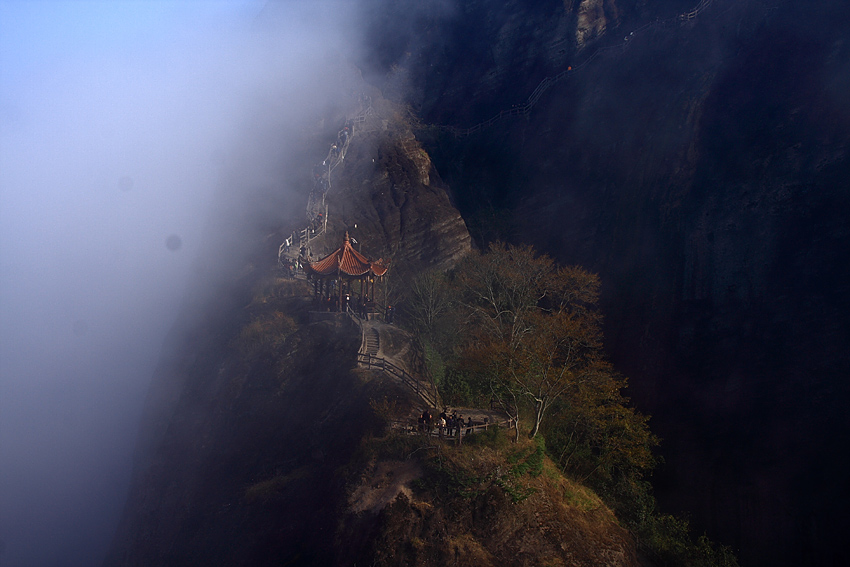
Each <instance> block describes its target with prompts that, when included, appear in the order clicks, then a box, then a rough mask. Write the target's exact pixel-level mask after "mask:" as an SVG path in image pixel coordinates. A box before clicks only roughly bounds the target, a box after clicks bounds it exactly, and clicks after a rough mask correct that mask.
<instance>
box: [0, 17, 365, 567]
mask: <svg viewBox="0 0 850 567" xmlns="http://www.w3.org/2000/svg"><path fill="white" fill-rule="evenodd" d="M347 4H348V3H340V2H338V3H330V2H281V3H276V4H272V3H265V2H258V1H241V2H237V1H230V2H177V1H174V2H82V1H81V2H44V3H38V2H8V1H7V2H0V564H3V565H10V566H15V565H81V566H82V565H93V564H97V563H98V562H99V561H100V560H101V558H102V556H103V554H104V553H105V550H106V546H107V545H108V543H109V538H110V537H111V534H112V531H113V530H114V528H115V525H116V524H117V520H118V516H119V514H120V512H121V507H122V505H123V499H124V497H125V493H126V489H127V483H128V481H129V475H130V465H131V457H132V452H133V444H134V441H135V436H136V430H137V427H138V420H139V416H140V412H141V407H142V403H143V400H144V397H145V393H146V390H147V387H148V384H149V381H150V377H151V373H152V370H153V368H154V365H155V363H156V360H157V357H158V354H159V351H160V348H161V343H162V341H163V338H164V337H165V335H166V332H167V330H168V328H169V327H170V326H171V325H172V324H173V322H174V320H175V316H176V313H177V311H178V309H179V307H180V303H181V300H182V298H183V297H184V294H185V293H186V290H187V285H188V284H189V282H190V281H191V278H192V274H193V262H195V260H196V258H197V257H198V255H199V254H200V253H201V251H202V250H203V248H204V246H205V243H204V238H205V235H207V234H209V230H210V226H209V216H210V211H211V210H212V209H213V208H215V209H216V210H218V211H221V210H227V208H228V207H230V206H233V207H235V208H238V207H239V206H242V205H240V203H241V196H242V195H241V193H240V191H241V187H243V186H244V187H247V186H250V185H252V184H253V185H256V184H263V183H267V184H275V187H276V188H277V189H278V190H280V191H286V190H287V188H286V182H285V175H284V176H283V177H281V176H280V173H281V172H280V171H279V163H278V162H277V159H278V158H279V157H280V156H281V155H282V154H284V153H285V152H286V151H287V148H288V145H291V144H293V143H296V142H295V140H294V139H293V137H292V136H291V135H289V134H288V133H291V132H294V131H296V130H297V128H298V127H299V125H303V123H304V121H305V120H307V119H308V118H309V117H311V116H313V115H314V114H315V113H316V112H319V111H320V110H321V108H322V107H323V105H327V104H331V103H332V101H333V98H334V93H332V92H329V91H331V90H332V89H331V88H330V87H329V85H330V83H329V82H328V78H327V76H326V71H327V69H326V63H327V61H328V60H329V58H330V59H333V58H337V59H338V58H339V57H340V56H342V57H345V56H347V54H351V53H352V52H353V51H355V50H356V49H357V47H356V46H357V45H358V43H357V39H356V37H353V35H354V31H355V30H356V29H357V26H356V25H355V24H354V21H355V20H354V16H353V13H352V12H351V11H350V9H349V7H348V6H347ZM234 172H236V173H234ZM239 172H242V173H244V175H243V176H242V183H241V184H240V183H233V180H234V179H240V174H239ZM247 172H250V174H248V173H247ZM225 178H227V179H230V180H231V182H229V183H227V184H223V182H222V179H225ZM246 206H247V205H246Z"/></svg>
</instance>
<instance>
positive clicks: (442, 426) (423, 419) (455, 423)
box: [419, 408, 488, 437]
mask: <svg viewBox="0 0 850 567" xmlns="http://www.w3.org/2000/svg"><path fill="white" fill-rule="evenodd" d="M448 412H449V409H448V408H445V409H444V410H443V411H441V412H440V415H438V416H437V417H436V418H434V416H433V415H432V414H431V411H430V410H428V409H426V410H424V411H423V412H422V414H421V415H420V416H419V431H420V432H422V433H427V434H429V435H430V434H431V433H432V432H433V431H434V429H436V430H437V432H438V434H439V436H440V437H460V436H461V434H462V433H463V430H464V429H466V433H463V434H464V435H469V434H470V433H472V432H473V430H474V427H475V426H476V425H478V424H476V423H474V422H473V421H472V416H469V417H467V418H466V421H465V422H464V419H463V415H461V414H459V413H457V412H456V411H453V412H452V413H451V414H449V413H448ZM487 421H488V419H487V418H486V417H485V418H484V425H485V426H486V425H487Z"/></svg>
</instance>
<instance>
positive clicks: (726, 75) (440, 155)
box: [364, 0, 850, 565]
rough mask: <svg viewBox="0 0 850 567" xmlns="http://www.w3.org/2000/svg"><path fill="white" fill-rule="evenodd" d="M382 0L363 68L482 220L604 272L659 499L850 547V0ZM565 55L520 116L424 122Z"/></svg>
mask: <svg viewBox="0 0 850 567" xmlns="http://www.w3.org/2000/svg"><path fill="white" fill-rule="evenodd" d="M374 5H375V8H374V15H375V22H376V23H375V27H374V30H373V31H374V33H373V34H372V35H373V36H374V37H376V38H379V39H378V40H376V44H375V45H374V51H373V52H372V53H370V54H369V56H368V57H367V59H368V61H371V62H374V61H379V62H380V64H379V65H377V66H372V67H371V68H369V70H370V71H371V74H370V75H369V76H370V77H371V80H373V81H374V82H376V84H378V85H379V86H380V87H381V88H382V89H383V90H384V92H385V94H386V95H387V96H390V95H393V96H397V97H399V98H400V99H402V98H403V99H404V100H406V101H408V102H410V103H411V104H412V106H413V109H414V111H416V112H417V113H418V115H419V117H420V119H421V120H422V121H423V124H425V125H426V126H425V127H423V129H422V130H421V132H419V136H420V137H422V138H423V139H424V140H426V142H425V147H426V149H427V150H428V151H429V153H430V154H431V157H432V159H433V160H434V163H435V165H436V167H437V169H438V170H439V171H440V174H441V175H442V177H443V178H444V179H445V180H446V182H447V183H448V185H449V186H450V187H451V190H452V195H453V198H454V200H455V202H456V204H457V206H458V208H459V209H460V211H461V213H462V214H463V216H464V218H465V219H466V220H467V223H468V224H469V226H470V229H471V232H472V234H473V237H474V238H476V239H477V240H478V241H479V243H483V242H486V241H488V240H491V239H495V238H502V239H506V240H508V241H511V242H527V243H532V244H534V245H535V246H537V247H538V248H539V249H541V250H543V251H545V252H547V253H549V254H551V255H552V256H553V257H555V258H557V259H559V260H560V261H561V262H564V263H578V264H582V265H585V266H587V267H588V268H590V269H593V270H595V271H598V272H599V273H600V276H601V279H602V282H603V286H604V289H603V307H604V312H605V314H606V344H607V348H608V350H609V351H610V352H611V354H612V357H613V359H614V361H615V363H616V364H617V365H618V367H619V368H620V369H621V370H622V371H624V372H625V373H626V374H627V375H629V376H630V377H631V382H630V384H631V388H630V390H631V394H632V396H633V398H634V400H635V402H636V404H637V406H638V407H640V408H641V409H643V410H645V411H647V412H648V413H650V414H652V415H653V421H652V425H653V430H654V431H655V432H657V433H658V434H659V435H660V436H661V437H662V438H663V444H662V447H661V453H662V454H663V456H664V458H665V459H666V465H665V466H664V467H663V468H662V469H661V470H660V471H659V472H658V473H657V474H656V477H655V479H654V483H655V486H656V491H657V495H658V496H659V499H660V501H661V504H662V506H663V507H664V508H666V509H667V510H669V511H673V512H676V511H689V512H690V513H691V517H692V521H693V523H694V525H695V527H696V528H697V529H698V530H702V529H705V530H707V531H708V533H709V535H711V536H712V537H716V538H717V539H718V540H720V541H722V542H725V543H728V544H731V545H732V546H733V547H734V548H736V549H739V550H740V560H741V564H742V565H838V564H846V562H847V561H848V557H847V551H846V547H845V546H844V545H843V544H842V538H843V535H844V534H846V533H848V530H850V526H848V522H847V519H846V513H845V511H844V510H843V507H844V504H845V503H846V502H847V501H848V496H850V495H848V492H847V488H848V484H847V482H846V476H847V471H848V470H850V469H849V468H848V467H849V466H850V459H848V456H847V453H846V451H845V448H844V446H845V445H846V440H847V439H848V438H850V436H848V433H850V431H848V430H850V427H848V419H847V417H846V411H845V409H844V408H843V404H844V402H845V400H846V399H847V398H848V394H850V391H848V388H849V387H848V383H847V380H846V379H847V376H848V375H850V360H849V359H850V348H848V347H850V326H848V321H850V303H848V291H850V290H848V282H850V273H848V266H850V262H848V260H850V249H848V247H850V243H849V242H850V241H848V238H847V237H848V229H847V226H848V224H847V214H848V212H850V191H848V182H850V160H848V148H847V142H848V139H850V41H848V40H850V27H849V26H848V25H847V23H848V22H850V7H848V4H847V3H846V2H841V1H831V0H825V1H821V2H816V3H810V2H803V3H801V2H790V1H775V2H760V1H756V0H751V1H744V2H738V1H732V0H714V1H713V2H709V3H706V2H703V3H702V4H701V6H705V9H704V10H702V11H701V12H700V13H699V14H698V16H697V17H696V18H694V19H692V20H690V21H676V20H675V16H676V14H681V13H686V12H688V11H690V10H691V9H692V8H694V1H693V0H687V1H659V2H651V1H645V2H644V1H634V0H604V1H603V0H575V1H561V0H550V1H535V2H531V1H527V2H487V1H479V2H465V3H459V4H458V5H456V6H453V7H451V8H447V7H446V3H444V2H436V1H435V2H430V3H428V2H426V3H422V2H413V3H410V2H408V3H404V2H402V3H399V2H389V3H386V2H382V1H381V0H376V1H375V2H374ZM706 5H707V6H706ZM671 17H672V18H673V20H672V21H671V19H670V18H671ZM656 20H661V21H662V23H661V24H659V25H651V26H649V27H644V26H645V25H646V24H649V23H652V22H655V21H656ZM399 21H401V22H407V23H406V24H404V25H399V24H398V22H399ZM636 30H637V31H636ZM633 31H635V34H634V35H630V34H631V32H633ZM595 36H596V37H595ZM624 38H626V40H627V41H624ZM616 45H619V46H621V47H619V48H614V49H610V50H608V51H604V52H601V53H600V55H598V56H597V57H595V58H594V59H593V60H592V61H591V62H590V63H589V64H588V65H586V66H583V67H582V66H581V63H582V62H583V61H585V60H587V59H588V58H590V57H591V56H592V55H593V54H594V53H595V52H596V50H597V49H600V48H604V47H609V46H616ZM568 66H572V67H574V68H575V69H576V72H575V73H574V74H573V75H571V76H569V77H567V78H566V79H564V80H561V81H560V82H558V83H557V84H555V85H553V86H551V87H550V88H549V89H548V90H546V91H545V92H544V93H543V94H542V96H541V97H540V98H539V100H538V101H537V102H536V104H535V105H534V106H533V108H531V110H530V112H528V113H527V114H525V115H523V116H519V117H510V118H506V119H504V120H501V121H498V122H497V123H496V124H495V125H493V126H491V127H489V128H485V129H482V130H480V131H479V132H477V133H474V134H472V135H470V136H468V137H464V136H461V137H456V136H454V135H452V134H450V133H447V132H446V131H445V130H440V129H434V128H428V127H427V125H429V124H434V125H448V126H455V127H461V128H467V127H471V126H473V125H475V124H478V123H480V122H482V121H484V120H487V119H489V118H491V117H492V116H495V115H497V114H499V112H500V111H503V110H510V109H511V108H513V107H515V106H516V105H522V104H524V103H525V101H526V99H527V97H529V95H530V94H531V93H532V91H533V90H534V89H535V87H536V86H537V85H538V84H539V83H540V81H541V80H542V79H543V78H545V77H551V76H556V75H557V74H558V73H560V72H562V71H564V70H566V69H567V67H568ZM364 67H367V65H366V64H365V63H364ZM364 72H365V71H364Z"/></svg>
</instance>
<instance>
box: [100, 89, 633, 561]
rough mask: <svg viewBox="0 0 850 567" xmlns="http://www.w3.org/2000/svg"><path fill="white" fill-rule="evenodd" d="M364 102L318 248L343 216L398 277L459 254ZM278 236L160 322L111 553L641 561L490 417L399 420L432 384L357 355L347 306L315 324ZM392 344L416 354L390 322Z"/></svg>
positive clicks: (455, 217) (458, 241)
mask: <svg viewBox="0 0 850 567" xmlns="http://www.w3.org/2000/svg"><path fill="white" fill-rule="evenodd" d="M372 104H373V105H374V107H373V114H371V116H372V118H371V120H372V127H371V128H370V127H369V124H365V125H362V127H361V129H359V130H358V131H357V132H356V133H355V135H354V137H353V139H352V140H351V142H350V143H349V144H348V145H347V152H346V153H345V159H344V160H342V161H341V162H340V164H339V165H338V166H337V167H336V168H335V169H334V172H333V173H334V175H333V177H332V182H333V183H332V187H331V189H330V190H329V191H328V192H327V195H326V196H325V197H326V202H327V205H328V208H327V215H328V232H327V233H326V234H325V235H320V236H318V237H317V238H315V239H314V240H312V241H311V243H310V247H311V248H312V249H313V250H314V251H315V252H316V253H320V252H321V247H322V246H331V245H334V246H335V245H338V237H339V236H341V233H342V231H344V230H349V231H351V232H352V234H353V235H355V236H356V238H358V239H360V240H361V242H363V243H364V244H366V249H367V251H369V252H373V251H378V252H382V253H385V254H386V255H387V256H389V257H391V258H392V259H393V265H392V268H391V269H393V270H395V274H394V277H395V278H397V279H399V280H401V281H402V283H403V282H404V281H405V280H404V278H405V276H406V275H410V274H413V273H415V272H417V271H420V270H423V269H427V268H431V267H445V266H447V265H449V264H450V263H452V262H453V261H454V260H455V259H456V258H457V257H459V256H460V255H462V254H463V253H465V252H466V251H468V250H469V248H470V237H469V233H468V232H467V231H466V228H465V224H464V222H463V220H462V219H461V217H460V215H459V213H458V212H457V210H456V209H454V208H453V207H452V205H451V203H450V202H449V198H448V195H447V192H446V189H445V187H444V186H443V185H442V184H441V182H440V179H439V177H438V176H437V174H436V172H435V170H434V169H433V167H432V166H431V162H430V157H429V156H428V154H427V153H426V152H425V151H424V150H422V148H421V146H420V145H419V144H418V142H416V140H415V139H414V137H413V135H412V133H411V131H410V129H409V127H407V126H405V123H404V121H403V120H400V119H399V118H398V117H397V116H396V117H393V116H392V115H391V114H384V112H385V111H386V110H387V107H382V105H383V103H382V102H381V100H380V98H379V95H378V93H374V92H373V93H372ZM384 117H386V118H384ZM319 137H321V136H319ZM317 145H319V144H317ZM318 155H321V154H318ZM293 161H297V160H293ZM305 177H307V176H305ZM309 181H310V180H309V178H308V179H307V180H306V181H305V180H303V179H302V181H301V183H302V189H304V192H305V193H306V191H308V190H309V189H310V182H309ZM304 196H305V201H306V194H305V195H304ZM264 218H266V219H272V217H271V215H264ZM245 222H247V223H249V224H251V225H252V226H251V229H252V230H251V231H250V233H251V234H256V233H259V234H263V232H265V231H258V229H257V227H256V226H253V225H254V223H256V222H257V220H256V218H246V219H245ZM295 222H296V223H297V221H295ZM355 223H356V226H355ZM297 227H298V224H294V223H292V222H290V223H288V224H287V223H284V224H282V225H281V226H279V227H277V229H276V230H275V231H274V232H273V233H272V235H273V236H274V237H278V236H279V235H280V234H288V233H289V231H290V230H292V229H293V228H297ZM264 228H265V229H266V230H268V229H269V228H273V227H264ZM268 240H269V239H268V238H257V241H256V242H255V245H254V247H253V250H252V252H253V253H252V254H250V255H249V257H248V258H247V259H246V260H245V265H244V266H242V267H241V269H239V270H236V271H237V272H238V277H236V276H233V277H230V278H229V279H228V284H227V285H222V286H220V287H218V288H216V289H211V290H209V291H208V293H207V294H206V295H205V296H204V299H196V300H195V301H193V302H191V304H189V305H188V306H187V308H186V312H185V313H184V314H183V317H182V318H181V320H180V323H179V324H178V325H177V326H176V327H175V329H174V330H173V331H172V333H171V335H170V336H169V338H168V341H167V344H168V345H169V348H168V349H167V351H166V352H164V354H163V358H162V361H161V363H160V367H159V368H158V370H157V373H156V376H155V377H154V382H153V384H152V387H151V392H150V396H149V399H148V404H147V411H146V423H145V425H144V426H143V434H142V437H141V439H140V443H139V448H138V451H137V466H136V471H135V475H134V479H133V485H132V488H131V493H130V497H129V499H128V502H127V506H126V509H125V513H124V517H123V519H122V522H121V525H120V527H119V529H118V532H117V534H116V536H115V539H114V541H113V545H112V548H111V550H110V553H109V555H108V557H107V559H106V561H105V565H107V566H115V567H118V566H124V567H129V566H139V567H142V566H145V567H146V566H149V565H172V566H181V565H251V566H265V565H269V566H271V565H281V564H283V565H305V566H306V565H352V564H364V565H387V566H390V565H399V564H410V565H423V566H424V565H437V564H450V563H452V562H453V561H454V562H459V563H461V564H469V565H500V566H511V565H536V564H544V563H545V564H571V565H586V566H595V565H600V564H604V565H610V566H612V567H613V566H616V567H634V566H636V565H637V564H638V560H637V552H636V547H635V544H634V541H633V540H632V538H631V536H630V534H629V533H628V532H627V531H626V530H625V529H623V528H622V527H620V526H619V524H618V522H617V520H616V518H615V517H614V516H613V514H612V513H611V511H610V510H609V509H608V508H607V507H606V506H605V505H604V504H603V503H602V502H601V501H600V500H599V498H597V497H596V496H595V495H594V494H592V493H591V492H590V491H588V490H586V489H585V488H583V487H581V486H578V485H576V484H574V483H572V482H571V481H569V480H567V479H565V478H563V477H561V476H560V474H559V473H558V471H557V470H556V469H555V468H554V467H553V466H552V465H551V464H550V463H548V462H547V461H546V460H545V458H544V456H543V452H542V446H540V447H537V446H536V445H535V444H533V443H531V442H528V443H526V444H525V445H524V446H521V447H514V446H513V445H511V444H509V443H508V440H507V435H503V436H499V435H498V434H497V432H495V431H491V434H490V435H489V436H488V437H487V438H486V439H483V440H481V441H479V442H478V443H477V444H476V443H475V441H474V440H471V439H470V438H469V437H467V438H466V441H465V446H464V447H456V446H453V445H452V444H450V443H447V442H445V443H444V442H442V441H437V440H433V439H432V438H430V437H424V436H418V435H409V434H406V433H403V432H400V431H394V430H392V429H391V428H390V427H389V423H390V422H391V421H392V420H402V421H409V420H410V418H411V417H413V418H414V420H415V416H416V415H418V413H419V412H421V410H422V407H421V405H422V400H421V399H419V398H418V397H416V396H415V395H413V394H412V393H411V392H410V391H409V390H408V389H406V388H405V387H404V386H402V385H401V384H399V383H398V382H396V381H393V380H391V379H389V378H388V377H387V376H386V375H385V374H383V373H382V372H379V371H377V370H366V369H362V368H357V364H356V354H357V351H358V348H359V347H360V344H361V334H360V330H359V328H358V327H357V325H356V324H355V323H353V322H352V321H351V320H350V319H349V318H347V317H341V318H338V319H332V318H328V320H325V321H321V322H314V323H310V316H309V311H310V309H311V308H312V307H313V305H312V303H311V301H310V297H311V294H312V288H311V286H309V284H307V283H306V282H304V281H301V280H292V279H289V278H283V277H280V276H279V275H276V272H275V267H274V265H275V261H274V260H275V259H274V252H275V251H276V248H277V246H276V245H277V243H278V241H277V240H274V241H273V242H269V241H268ZM384 339H386V340H384ZM382 352H384V353H392V354H393V355H394V356H396V357H403V358H404V359H405V360H404V361H403V366H405V367H407V368H411V369H414V370H415V369H416V368H419V367H421V359H422V355H421V353H420V352H418V351H417V349H416V348H415V343H414V342H413V341H412V339H411V338H410V337H409V336H406V335H405V333H403V332H402V331H400V330H398V329H395V330H394V332H391V333H389V332H388V334H387V335H386V336H385V337H384V338H383V339H382ZM532 457H534V458H532ZM534 459H536V460H534ZM526 461H528V463H526ZM531 461H533V463H531ZM520 467H524V468H522V469H521V470H523V471H524V470H525V469H530V470H532V473H529V474H525V473H521V472H517V471H518V470H520ZM544 473H545V474H544Z"/></svg>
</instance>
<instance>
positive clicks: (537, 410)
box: [528, 402, 546, 439]
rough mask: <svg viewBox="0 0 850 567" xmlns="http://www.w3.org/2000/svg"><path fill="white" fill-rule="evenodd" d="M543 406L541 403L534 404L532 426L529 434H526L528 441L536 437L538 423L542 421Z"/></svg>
mask: <svg viewBox="0 0 850 567" xmlns="http://www.w3.org/2000/svg"><path fill="white" fill-rule="evenodd" d="M545 409H546V408H545V406H544V405H543V402H535V403H534V426H533V427H532V428H531V432H530V433H529V434H528V438H529V439H534V437H535V436H536V435H537V432H538V431H540V422H541V421H542V420H543V411H544V410H545Z"/></svg>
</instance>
